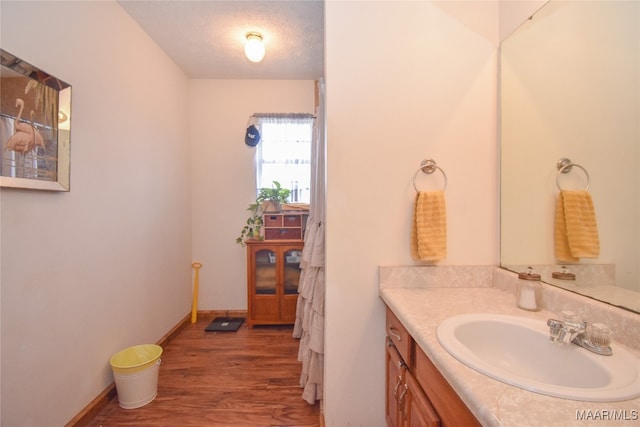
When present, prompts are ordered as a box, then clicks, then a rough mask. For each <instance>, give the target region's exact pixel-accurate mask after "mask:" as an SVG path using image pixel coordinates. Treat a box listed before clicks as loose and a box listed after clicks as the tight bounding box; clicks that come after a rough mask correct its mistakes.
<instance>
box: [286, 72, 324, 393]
mask: <svg viewBox="0 0 640 427" xmlns="http://www.w3.org/2000/svg"><path fill="white" fill-rule="evenodd" d="M317 89H318V91H317V93H318V101H319V102H318V107H317V112H316V117H317V120H316V124H315V128H314V138H313V141H312V143H311V151H312V155H311V206H310V208H309V218H308V220H307V228H306V231H305V237H304V242H305V243H304V249H303V250H302V259H301V261H300V268H301V269H302V272H301V273H300V284H299V287H298V293H299V295H298V305H297V307H296V321H295V325H294V328H293V336H294V338H299V339H300V346H299V349H298V360H299V361H300V362H302V373H301V375H300V386H301V387H302V388H303V392H302V398H303V399H304V400H306V401H307V402H308V403H309V404H310V405H313V404H314V403H315V402H316V401H318V400H321V399H322V384H323V377H324V284H325V275H324V272H325V270H324V266H325V252H324V222H325V127H324V82H323V81H322V80H320V81H318V83H317Z"/></svg>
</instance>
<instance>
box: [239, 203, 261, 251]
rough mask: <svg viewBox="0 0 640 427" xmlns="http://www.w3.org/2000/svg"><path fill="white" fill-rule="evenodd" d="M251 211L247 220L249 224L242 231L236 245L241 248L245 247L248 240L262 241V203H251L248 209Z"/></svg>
mask: <svg viewBox="0 0 640 427" xmlns="http://www.w3.org/2000/svg"><path fill="white" fill-rule="evenodd" d="M247 210H248V211H251V216H250V217H249V218H247V223H246V224H245V225H244V227H242V230H241V231H240V237H238V238H237V239H236V243H237V244H239V245H240V246H244V245H245V241H247V240H262V213H261V211H260V203H259V202H257V201H256V203H251V204H250V205H249V207H248V208H247Z"/></svg>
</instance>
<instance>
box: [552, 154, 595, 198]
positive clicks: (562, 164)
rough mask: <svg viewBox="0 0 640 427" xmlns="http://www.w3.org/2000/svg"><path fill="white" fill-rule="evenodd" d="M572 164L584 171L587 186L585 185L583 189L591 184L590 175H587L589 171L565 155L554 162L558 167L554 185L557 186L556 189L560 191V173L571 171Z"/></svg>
mask: <svg viewBox="0 0 640 427" xmlns="http://www.w3.org/2000/svg"><path fill="white" fill-rule="evenodd" d="M574 166H575V167H577V168H579V169H582V172H584V174H585V176H586V177H587V186H586V187H585V189H584V191H587V190H589V187H590V186H591V177H590V176H589V172H587V170H586V169H585V168H584V167H582V166H580V165H579V164H577V163H573V162H572V161H571V160H570V159H567V158H566V157H563V158H562V159H560V160H558V163H557V164H556V167H557V168H558V173H557V174H556V185H557V186H558V190H560V191H562V187H560V174H561V173H569V172H571V169H573V167H574Z"/></svg>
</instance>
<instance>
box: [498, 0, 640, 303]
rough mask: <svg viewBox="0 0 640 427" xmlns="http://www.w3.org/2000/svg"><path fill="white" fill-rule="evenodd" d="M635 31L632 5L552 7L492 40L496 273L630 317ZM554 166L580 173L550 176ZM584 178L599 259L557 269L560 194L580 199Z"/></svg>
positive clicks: (637, 8)
mask: <svg viewBox="0 0 640 427" xmlns="http://www.w3.org/2000/svg"><path fill="white" fill-rule="evenodd" d="M639 28H640V3H639V2H628V1H601V2H588V1H556V0H552V1H550V2H548V3H547V4H545V6H544V7H542V8H541V9H540V10H539V11H538V12H537V13H536V14H535V15H534V16H533V17H532V18H531V19H530V20H528V21H527V22H525V23H524V24H523V25H522V26H521V27H520V28H519V29H518V30H517V31H516V32H514V33H513V34H512V35H511V36H509V37H508V38H507V39H506V40H505V41H504V42H503V43H502V45H501V83H500V84H501V101H500V102H501V126H500V127H501V129H500V133H501V264H502V266H503V267H505V268H507V269H510V270H513V271H516V272H521V271H526V269H527V266H529V265H531V266H533V268H534V270H536V271H537V272H538V273H540V274H541V275H542V278H543V280H544V281H545V282H548V283H551V284H554V285H557V286H561V287H563V288H566V289H569V290H572V291H575V292H579V293H581V294H584V295H587V296H590V297H593V298H596V299H599V300H602V301H605V302H609V303H611V304H614V305H618V306H622V307H625V308H628V309H632V310H634V311H638V312H640V272H639V265H640V244H639V243H640V202H639V201H640V173H639V171H640V167H639V162H640V148H639V145H640V128H639V124H638V122H639V119H640V83H639V80H640V68H639V63H640V30H639ZM562 158H568V159H570V160H571V161H572V162H574V163H576V164H579V165H581V166H582V167H583V168H584V170H585V171H587V173H583V172H584V171H582V170H580V169H576V168H574V170H573V171H571V172H570V173H566V174H561V175H559V174H558V169H557V162H558V161H559V160H560V159H562ZM587 175H588V177H589V178H590V186H589V190H588V191H589V193H590V195H591V197H592V200H593V203H594V208H595V215H596V221H597V228H598V236H599V240H600V251H599V254H598V256H597V258H580V260H579V261H576V262H560V261H559V260H558V259H557V257H556V253H555V248H554V231H555V206H556V200H557V198H558V194H559V188H562V189H563V190H564V189H569V190H583V189H585V188H586V186H587ZM563 267H564V269H563ZM567 272H568V273H570V274H569V275H563V274H562V273H567ZM554 273H556V274H554ZM554 276H555V277H554ZM573 277H575V280H573Z"/></svg>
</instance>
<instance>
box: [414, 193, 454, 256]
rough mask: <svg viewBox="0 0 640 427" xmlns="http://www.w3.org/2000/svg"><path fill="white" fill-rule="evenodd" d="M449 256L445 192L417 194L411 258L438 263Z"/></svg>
mask: <svg viewBox="0 0 640 427" xmlns="http://www.w3.org/2000/svg"><path fill="white" fill-rule="evenodd" d="M446 256H447V209H446V205H445V201H444V191H429V192H425V191H421V192H419V193H418V194H416V202H415V210H414V216H413V225H412V227H411V257H412V258H413V259H416V260H420V261H438V260H441V259H443V258H445V257H446Z"/></svg>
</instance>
